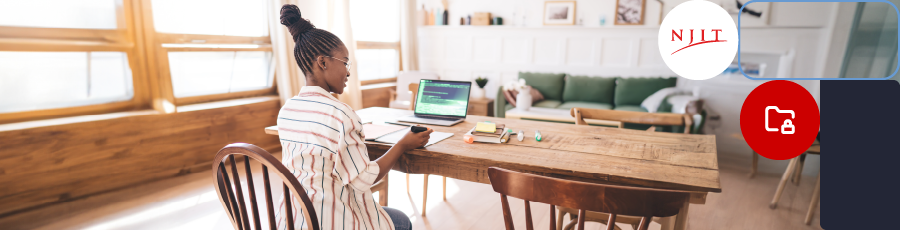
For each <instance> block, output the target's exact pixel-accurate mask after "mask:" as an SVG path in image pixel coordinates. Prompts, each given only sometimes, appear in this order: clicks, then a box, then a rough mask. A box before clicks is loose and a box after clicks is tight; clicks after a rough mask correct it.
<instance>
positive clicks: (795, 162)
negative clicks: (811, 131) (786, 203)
mask: <svg viewBox="0 0 900 230" xmlns="http://www.w3.org/2000/svg"><path fill="white" fill-rule="evenodd" d="M806 154H820V155H821V145H820V144H819V142H818V141H816V142H814V143H813V145H812V146H810V147H809V149H807V150H806V152H805V153H803V154H800V156H797V157H794V158H793V159H791V161H790V162H789V163H788V167H787V169H785V170H784V174H783V175H781V181H779V182H778V187H777V188H776V189H775V197H773V198H772V202H771V203H769V208H770V209H775V208H777V207H778V200H779V199H781V193H782V192H784V187H785V186H786V185H787V182H788V180H789V179H788V178H790V180H791V182H793V184H794V185H800V174H801V173H802V172H803V164H804V163H805V162H806ZM821 178H822V172H819V175H818V176H816V187H815V188H814V189H813V194H812V197H811V198H810V200H809V209H807V210H806V219H804V223H806V225H809V224H810V223H811V222H812V217H813V215H814V214H815V213H816V206H818V204H819V192H820V188H819V186H820V184H819V183H820V181H821Z"/></svg>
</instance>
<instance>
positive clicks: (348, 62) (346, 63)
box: [325, 56, 352, 72]
mask: <svg viewBox="0 0 900 230" xmlns="http://www.w3.org/2000/svg"><path fill="white" fill-rule="evenodd" d="M325 57H330V58H332V59H334V60H338V61H341V62H343V63H344V66H346V67H347V72H350V64H352V63H350V61H344V60H341V59H338V58H335V57H332V56H325Z"/></svg>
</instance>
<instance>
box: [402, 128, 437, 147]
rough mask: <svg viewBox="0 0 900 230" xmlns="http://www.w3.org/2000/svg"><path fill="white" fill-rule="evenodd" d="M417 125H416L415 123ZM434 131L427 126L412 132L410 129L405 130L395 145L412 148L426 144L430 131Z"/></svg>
mask: <svg viewBox="0 0 900 230" xmlns="http://www.w3.org/2000/svg"><path fill="white" fill-rule="evenodd" d="M417 126H418V125H417ZM432 132H434V129H431V128H428V130H425V131H422V132H419V133H414V132H412V131H407V132H406V135H404V136H403V138H401V139H400V141H398V142H397V145H398V146H400V147H402V148H403V149H406V150H413V149H416V148H420V147H423V146H425V144H428V139H429V137H430V135H431V133H432Z"/></svg>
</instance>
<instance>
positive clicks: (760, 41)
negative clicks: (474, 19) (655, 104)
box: [418, 26, 828, 173]
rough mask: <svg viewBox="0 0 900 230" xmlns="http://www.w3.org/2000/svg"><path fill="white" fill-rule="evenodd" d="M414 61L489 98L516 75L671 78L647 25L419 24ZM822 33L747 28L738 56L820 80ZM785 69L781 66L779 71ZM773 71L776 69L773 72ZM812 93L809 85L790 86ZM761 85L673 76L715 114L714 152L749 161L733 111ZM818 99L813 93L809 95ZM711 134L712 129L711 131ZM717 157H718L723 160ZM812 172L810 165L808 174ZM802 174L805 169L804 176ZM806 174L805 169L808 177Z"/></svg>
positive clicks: (777, 166)
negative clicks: (769, 57)
mask: <svg viewBox="0 0 900 230" xmlns="http://www.w3.org/2000/svg"><path fill="white" fill-rule="evenodd" d="M418 33H419V34H418V36H419V46H420V48H419V52H420V53H419V64H420V69H421V70H423V71H431V72H435V73H437V74H438V75H440V76H441V79H450V80H460V81H473V80H474V79H475V78H477V77H479V76H480V77H486V78H488V79H490V80H489V82H488V85H487V86H486V87H485V91H486V92H485V94H486V95H485V96H486V97H488V98H495V97H496V95H497V89H498V87H499V86H501V85H503V83H505V82H509V81H515V80H516V79H517V76H518V73H519V72H525V71H530V72H550V73H568V74H572V75H588V76H621V77H647V76H676V74H675V73H674V72H672V71H671V70H670V69H669V68H668V67H666V65H665V63H664V62H663V61H662V58H661V56H660V53H659V48H658V45H657V41H656V37H657V33H658V28H652V27H581V26H559V27H550V26H545V27H511V26H426V27H420V28H419V30H418ZM826 37H828V36H827V34H826V32H825V31H824V29H823V28H816V27H801V28H777V27H769V28H747V29H743V30H742V31H741V38H742V40H741V47H742V52H745V53H769V54H788V53H792V54H793V55H794V58H793V60H792V61H791V63H786V64H788V65H790V66H789V67H790V69H788V71H787V72H786V73H782V75H784V76H766V77H783V78H787V79H786V80H789V78H791V77H820V76H821V75H822V71H823V69H824V68H823V66H824V64H823V62H824V61H819V60H823V59H822V58H820V57H819V56H820V55H825V54H826V53H827V51H825V50H820V47H825V46H823V45H822V44H824V42H827V40H826V39H825V38H826ZM779 68H784V67H779ZM775 72H777V71H775ZM796 82H797V83H799V84H800V85H803V86H804V87H806V88H807V89H808V90H810V92H813V93H814V94H817V93H818V89H816V88H815V87H816V84H815V83H814V82H813V81H796ZM759 84H762V82H761V81H751V80H749V79H746V78H743V77H740V76H738V77H725V76H719V77H716V78H714V79H710V80H706V81H690V80H687V79H684V78H679V81H678V86H679V87H683V88H688V89H693V88H695V87H697V88H700V92H701V95H702V97H704V99H706V102H707V103H706V104H707V106H708V107H709V108H711V110H712V111H714V112H716V113H718V114H719V115H721V117H722V121H721V124H720V125H719V127H717V128H716V129H715V130H711V129H709V128H710V127H709V126H707V129H706V130H707V131H708V133H713V134H715V135H716V136H717V138H716V139H717V144H718V148H719V152H720V153H723V154H724V155H727V156H722V157H740V158H746V159H748V160H749V156H750V151H751V149H750V148H749V147H748V146H747V145H746V143H745V142H743V141H741V140H739V139H733V138H732V137H731V135H732V134H734V133H740V125H739V119H740V109H741V104H742V103H743V100H744V99H745V98H746V96H747V95H748V94H749V93H750V91H752V90H753V89H754V88H755V87H756V86H757V85H759ZM813 96H814V97H816V98H818V95H813ZM713 131H714V132H713ZM723 154H720V155H723ZM782 164H783V162H776V161H771V162H769V161H768V160H764V161H762V162H761V163H760V170H761V171H763V172H772V173H781V172H779V170H783V168H784V166H783V165H782ZM817 168H818V167H810V170H812V169H817ZM810 170H806V171H810ZM811 173H812V172H811Z"/></svg>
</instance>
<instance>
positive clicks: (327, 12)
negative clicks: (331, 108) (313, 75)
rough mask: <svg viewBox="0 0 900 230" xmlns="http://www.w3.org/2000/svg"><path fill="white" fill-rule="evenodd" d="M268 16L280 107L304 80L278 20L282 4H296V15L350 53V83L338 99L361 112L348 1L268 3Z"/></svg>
mask: <svg viewBox="0 0 900 230" xmlns="http://www.w3.org/2000/svg"><path fill="white" fill-rule="evenodd" d="M272 1H273V2H274V3H273V4H272V5H273V6H272V14H271V15H272V16H270V17H269V18H271V21H270V22H269V24H270V25H271V26H270V33H271V36H272V51H273V52H272V54H273V55H274V60H275V66H276V67H275V76H276V82H277V83H278V95H279V97H281V102H282V104H283V103H284V102H285V101H286V100H288V99H290V98H291V97H293V96H295V95H297V93H299V92H300V88H301V87H303V86H304V85H306V78H305V76H304V75H303V72H302V71H300V67H298V66H297V61H296V60H294V42H293V39H292V38H291V35H290V32H288V30H287V28H285V27H284V25H281V23H280V21H279V19H278V18H279V16H280V15H281V12H280V11H281V6H282V5H284V4H296V5H297V7H298V8H300V15H301V16H302V17H303V18H305V19H309V21H310V22H312V24H313V25H315V26H316V28H319V29H324V30H328V31H329V32H331V33H334V34H335V35H337V36H338V37H339V38H340V39H341V41H343V42H344V45H346V46H347V50H349V51H350V61H351V62H353V65H352V67H353V68H351V69H350V81H349V82H347V88H346V89H344V93H343V94H342V95H340V96H339V97H338V99H340V100H341V101H342V102H344V103H347V104H348V105H350V107H352V108H353V109H362V93H361V91H360V85H359V76H358V75H357V74H356V67H357V64H356V41H355V40H353V31H352V30H351V29H350V28H351V27H350V8H349V6H350V2H349V0H337V1H318V0H272Z"/></svg>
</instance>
